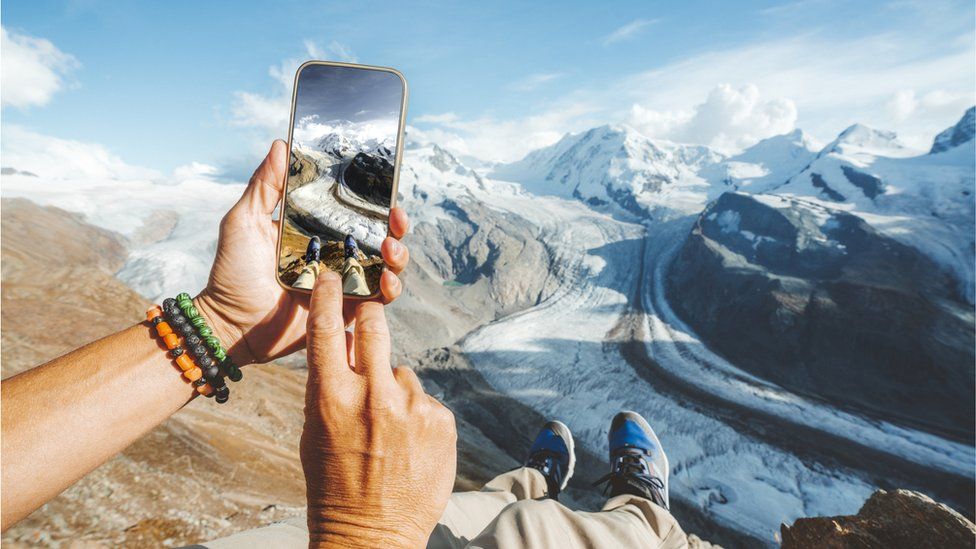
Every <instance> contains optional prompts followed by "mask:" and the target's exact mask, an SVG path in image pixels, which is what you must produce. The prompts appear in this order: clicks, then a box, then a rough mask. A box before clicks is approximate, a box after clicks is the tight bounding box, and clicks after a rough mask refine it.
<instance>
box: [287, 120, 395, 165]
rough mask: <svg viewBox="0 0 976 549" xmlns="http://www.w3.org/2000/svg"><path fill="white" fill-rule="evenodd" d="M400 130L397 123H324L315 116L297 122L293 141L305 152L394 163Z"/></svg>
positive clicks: (375, 121) (379, 121)
mask: <svg viewBox="0 0 976 549" xmlns="http://www.w3.org/2000/svg"><path fill="white" fill-rule="evenodd" d="M397 129H398V128H397V121H396V119H379V120H370V121H366V122H352V121H349V120H332V121H328V122H322V121H320V120H319V117H318V116H317V115H313V116H306V117H305V118H302V119H301V120H299V121H298V122H296V124H295V131H294V134H293V137H292V138H293V139H294V141H295V142H296V143H297V144H298V145H299V146H300V147H302V148H305V149H312V150H316V151H321V152H325V153H328V154H331V155H333V156H336V157H338V158H347V157H352V156H355V155H356V154H357V153H360V152H363V153H367V154H371V155H374V156H382V157H384V158H386V159H387V160H390V161H392V159H393V154H394V150H395V147H396V135H397Z"/></svg>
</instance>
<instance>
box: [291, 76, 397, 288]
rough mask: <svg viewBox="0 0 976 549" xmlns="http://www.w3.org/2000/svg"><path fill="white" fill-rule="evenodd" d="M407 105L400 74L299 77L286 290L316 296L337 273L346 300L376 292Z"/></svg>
mask: <svg viewBox="0 0 976 549" xmlns="http://www.w3.org/2000/svg"><path fill="white" fill-rule="evenodd" d="M404 99H405V86H404V83H403V79H402V77H401V76H400V75H399V74H398V73H396V72H395V71H391V70H388V69H378V68H366V67H355V66H353V67H351V66H344V65H331V64H320V63H313V64H306V65H303V66H302V68H301V69H299V72H298V77H297V81H296V88H295V98H294V113H293V114H292V124H293V127H292V131H291V150H290V157H289V164H288V175H287V181H286V189H285V200H284V203H283V208H282V215H281V225H282V226H281V239H280V244H279V245H280V250H279V254H278V277H279V280H280V281H281V283H282V284H284V285H285V286H288V287H290V288H294V289H299V290H311V289H312V288H313V286H314V284H315V280H316V279H317V277H318V275H319V273H320V272H321V271H322V270H323V269H330V270H332V271H335V272H336V273H339V275H340V276H341V277H342V289H343V292H344V293H345V294H346V295H350V296H358V297H369V296H374V295H377V294H378V293H379V281H380V275H381V274H382V272H383V259H382V257H381V256H380V244H381V243H382V242H383V239H384V238H385V237H386V234H387V224H388V218H389V214H390V207H391V206H392V204H393V201H394V200H395V196H394V195H395V192H396V188H395V187H396V185H395V183H396V170H397V165H396V164H397V160H398V155H397V150H398V147H399V142H398V141H399V137H400V130H401V127H402V124H401V119H402V116H403V110H404Z"/></svg>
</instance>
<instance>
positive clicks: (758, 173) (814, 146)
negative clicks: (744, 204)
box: [709, 129, 821, 193]
mask: <svg viewBox="0 0 976 549" xmlns="http://www.w3.org/2000/svg"><path fill="white" fill-rule="evenodd" d="M819 150H821V146H820V145H819V144H818V143H817V142H816V141H815V140H814V139H813V138H812V137H810V136H808V135H807V134H805V133H803V130H800V129H796V130H793V131H792V132H790V133H787V134H783V135H776V136H773V137H769V138H766V139H763V140H762V141H760V142H759V143H756V144H755V145H753V146H751V147H749V148H748V149H746V150H744V151H742V152H741V153H739V154H737V155H735V156H733V157H731V158H729V159H728V160H726V161H724V162H720V163H718V164H716V165H714V166H713V167H711V173H709V179H710V180H712V181H718V180H721V181H722V182H723V183H724V184H725V185H726V186H727V187H732V188H733V189H737V190H738V189H741V190H743V191H747V192H752V193H759V192H765V191H767V190H769V189H770V188H772V187H775V186H778V185H781V184H782V183H783V182H784V181H786V180H788V179H789V178H790V177H792V176H793V175H794V174H796V173H797V172H799V171H800V170H802V169H803V168H805V167H806V166H807V165H808V164H809V163H810V162H811V161H813V159H814V158H815V157H816V156H817V151H819Z"/></svg>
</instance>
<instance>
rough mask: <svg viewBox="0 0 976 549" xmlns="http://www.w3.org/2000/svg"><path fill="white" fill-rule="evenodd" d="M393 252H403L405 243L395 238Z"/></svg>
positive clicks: (397, 253)
mask: <svg viewBox="0 0 976 549" xmlns="http://www.w3.org/2000/svg"><path fill="white" fill-rule="evenodd" d="M393 254H394V255H402V254H403V244H400V241H399V240H397V239H395V238H394V239H393Z"/></svg>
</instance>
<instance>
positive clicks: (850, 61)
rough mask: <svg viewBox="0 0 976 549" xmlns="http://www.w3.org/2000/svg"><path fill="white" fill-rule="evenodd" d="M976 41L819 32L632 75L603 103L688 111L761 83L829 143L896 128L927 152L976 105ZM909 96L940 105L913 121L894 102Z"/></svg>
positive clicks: (915, 112) (918, 111) (967, 37)
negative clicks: (840, 37)
mask: <svg viewBox="0 0 976 549" xmlns="http://www.w3.org/2000/svg"><path fill="white" fill-rule="evenodd" d="M972 38H973V35H972V33H971V32H970V33H967V34H966V35H965V36H963V37H959V38H958V39H957V38H955V37H946V38H945V41H944V42H943V43H941V44H940V47H939V49H938V51H936V52H931V48H930V47H929V46H930V45H929V44H927V43H926V40H924V39H923V37H912V36H907V35H897V36H895V35H890V34H885V33H882V34H878V35H873V36H866V37H862V38H859V39H856V40H847V41H832V40H828V39H824V38H823V37H820V36H817V35H812V34H811V35H804V36H796V37H791V38H787V39H782V40H776V41H768V42H760V43H754V44H747V45H744V46H741V47H738V48H729V49H724V50H719V51H712V52H705V53H702V54H698V55H695V56H691V57H688V58H685V59H681V60H677V61H674V62H671V63H668V64H667V65H665V66H662V67H659V68H656V69H653V70H649V71H646V72H643V73H639V74H635V75H632V76H630V77H627V78H624V79H623V80H621V81H619V82H617V83H616V85H615V86H610V87H608V90H607V93H605V94H603V96H602V97H603V99H602V101H603V102H604V103H605V104H610V101H620V100H621V98H624V99H629V100H630V102H632V103H638V104H639V105H641V107H643V108H645V109H648V110H654V111H672V110H685V111H686V110H688V109H689V105H688V101H689V98H694V97H700V96H701V95H702V94H704V93H705V90H708V89H711V88H712V87H713V86H715V85H716V84H718V83H721V82H727V83H730V84H731V85H732V86H735V87H741V86H744V85H746V84H752V85H755V86H756V87H757V88H758V89H759V90H761V91H762V93H763V94H764V95H766V96H767V97H778V98H785V99H789V100H790V101H792V102H793V104H794V105H795V107H796V110H797V125H798V126H799V127H801V128H803V129H804V130H806V131H808V132H810V133H812V134H813V135H815V136H817V137H819V138H821V139H822V140H826V141H829V140H831V139H832V138H833V137H834V136H836V134H837V133H838V132H840V131H841V130H843V129H844V128H846V127H847V126H849V125H851V124H853V123H855V122H860V123H863V124H867V125H869V126H873V127H877V128H881V129H889V130H895V131H897V132H898V133H899V135H901V136H902V138H903V139H904V140H905V141H906V142H907V143H909V144H913V145H915V146H918V145H921V144H923V143H930V142H931V139H932V137H933V136H934V135H935V134H936V133H937V132H939V131H940V130H942V129H944V128H946V127H947V126H949V125H951V124H953V123H955V120H956V119H958V118H959V117H960V116H961V115H962V112H963V110H964V109H965V107H966V106H968V105H972V104H973V103H974V102H976V93H974V91H973V90H974V89H976V73H974V71H973V65H974V62H976V59H974V54H973V50H972V47H971V43H972ZM901 90H913V92H914V94H915V95H916V96H917V97H927V96H929V95H930V94H933V93H934V95H932V96H931V97H930V99H929V103H930V104H931V107H930V108H926V109H912V110H911V112H910V114H906V113H908V111H906V110H905V109H906V108H907V107H906V105H905V102H906V99H907V98H906V97H905V96H903V97H902V99H901V101H902V103H903V105H902V106H901V107H900V109H901V110H900V111H899V110H898V108H896V107H895V106H894V102H895V101H894V100H893V97H894V96H895V94H896V93H898V92H899V91H901ZM948 97H952V98H955V99H954V100H953V101H948V100H946V99H945V98H948ZM939 98H942V99H941V100H940V99H939ZM910 103H911V102H910V101H908V104H910ZM936 105H941V106H944V107H945V110H943V109H942V108H936ZM892 109H894V110H892ZM949 111H953V112H949ZM895 113H900V116H901V117H902V118H901V119H900V120H899V119H897V118H896V117H894V116H893V114H895Z"/></svg>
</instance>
